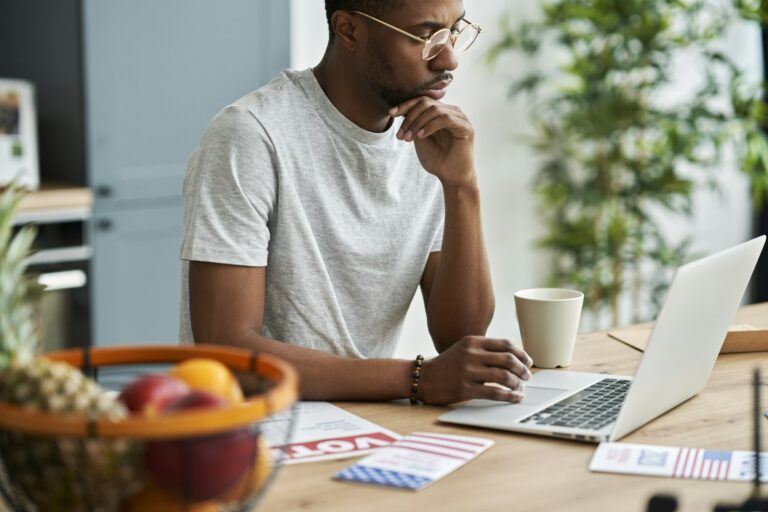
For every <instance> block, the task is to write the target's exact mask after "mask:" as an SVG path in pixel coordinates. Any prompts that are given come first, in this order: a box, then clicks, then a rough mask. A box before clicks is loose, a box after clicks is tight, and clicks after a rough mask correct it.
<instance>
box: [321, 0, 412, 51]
mask: <svg viewBox="0 0 768 512" xmlns="http://www.w3.org/2000/svg"><path fill="white" fill-rule="evenodd" d="M402 2H403V0H325V18H326V19H327V20H328V40H329V41H333V38H334V36H335V34H334V33H333V25H332V24H331V18H332V17H333V13H335V12H336V11H360V12H364V13H366V14H370V15H371V16H376V17H377V18H378V17H379V16H381V15H382V14H383V13H385V12H387V11H390V10H392V9H394V8H396V7H398V6H399V5H400V4H401V3H402Z"/></svg>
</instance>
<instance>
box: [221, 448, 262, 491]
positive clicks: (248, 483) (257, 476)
mask: <svg viewBox="0 0 768 512" xmlns="http://www.w3.org/2000/svg"><path fill="white" fill-rule="evenodd" d="M271 474H272V456H271V455H270V453H269V444H267V442H266V441H265V440H264V437H263V436H259V439H258V444H257V446H256V458H255V459H254V461H253V469H251V471H249V472H248V473H247V474H246V475H245V476H244V477H243V478H242V479H241V480H240V481H239V482H238V483H237V485H235V487H234V488H233V489H232V490H231V491H229V492H228V493H227V494H226V495H225V496H224V498H222V500H221V501H223V502H228V501H240V500H243V499H245V498H248V497H250V496H252V495H253V494H255V493H256V492H258V491H260V490H261V488H262V487H264V484H266V483H267V480H269V475H271Z"/></svg>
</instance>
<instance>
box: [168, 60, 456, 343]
mask: <svg viewBox="0 0 768 512" xmlns="http://www.w3.org/2000/svg"><path fill="white" fill-rule="evenodd" d="M401 122H402V120H401V118H398V119H396V120H395V122H393V123H392V126H391V127H390V128H389V129H388V130H387V131H386V132H383V133H373V132H369V131H366V130H364V129H362V128H360V127H359V126H357V125H356V124H354V123H353V122H352V121H350V120H349V119H347V118H346V117H345V116H344V115H343V114H341V112H339V111H338V110H337V109H336V107H335V106H334V105H333V103H331V101H330V100H329V99H328V98H327V96H326V95H325V93H324V92H323V90H322V88H321V87H320V85H319V84H318V82H317V80H316V79H315V77H314V74H313V73H312V70H311V69H307V70H303V71H291V70H288V71H284V72H282V73H281V74H280V75H279V76H278V77H277V78H275V79H274V80H273V81H272V82H270V83H269V84H267V85H266V86H264V87H262V88H261V89H259V90H257V91H255V92H252V93H251V94H248V95H247V96H245V97H243V98H241V99H240V100H238V101H236V102H235V103H234V104H232V105H230V106H228V107H226V108H225V109H224V110H222V111H221V112H219V113H218V114H217V115H216V117H215V118H214V119H213V120H212V121H211V123H210V125H209V126H208V129H207V131H206V133H205V136H204V137H203V140H202V142H201V144H200V146H199V147H198V148H197V149H196V150H195V152H194V153H193V154H192V156H191V158H190V161H189V165H188V168H187V174H186V178H185V180H184V241H183V243H182V247H181V258H182V260H184V261H183V265H182V303H181V334H180V336H181V340H182V342H191V341H193V336H192V329H191V324H190V316H189V295H188V281H187V272H188V267H189V265H188V261H190V260H193V261H207V262H215V263H226V264H233V265H246V266H258V267H261V266H266V267H267V268H266V289H265V306H264V319H263V324H262V335H264V336H267V337H269V338H273V339H277V340H280V341H284V342H288V343H291V344H294V345H300V346H303V347H308V348H312V349H316V350H323V351H326V352H331V353H335V354H338V355H342V356H349V357H391V356H392V354H393V352H394V350H395V347H396V344H397V339H398V336H399V334H400V330H401V328H402V323H403V319H404V317H405V314H406V312H407V310H408V306H409V305H410V302H411V300H412V298H413V296H414V294H415V292H416V290H417V288H418V285H419V281H420V279H421V276H422V274H423V272H424V268H425V265H426V262H427V258H428V256H429V253H430V252H433V251H439V250H440V247H441V243H442V234H443V233H442V229H443V228H442V226H443V217H444V214H443V211H444V207H443V196H442V187H441V186H440V182H439V181H438V179H437V178H436V177H435V176H433V175H431V174H429V173H427V172H426V171H425V170H424V169H423V168H422V167H421V164H420V163H419V161H418V157H417V156H416V152H415V149H414V146H413V143H408V142H403V141H400V140H398V139H397V138H396V137H395V134H396V133H397V130H398V127H399V126H400V124H401Z"/></svg>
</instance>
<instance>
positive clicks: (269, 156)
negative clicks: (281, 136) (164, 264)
mask: <svg viewBox="0 0 768 512" xmlns="http://www.w3.org/2000/svg"><path fill="white" fill-rule="evenodd" d="M275 160H276V159H275V156H274V148H273V146H272V143H271V141H270V140H269V137H268V136H267V134H266V133H265V131H264V129H263V127H262V126H261V124H260V123H259V122H258V120H257V119H256V118H255V117H254V116H253V114H252V113H251V112H250V111H249V110H247V109H245V108H243V107H239V106H230V107H227V108H226V109H224V110H223V111H221V112H220V113H219V114H218V115H217V116H216V117H215V118H214V119H213V121H211V123H210V125H209V126H208V129H207V130H206V133H205V135H204V137H203V141H202V143H201V144H200V146H199V147H198V148H197V150H196V151H195V152H194V153H193V154H192V156H191V157H190V161H189V164H188V166H187V173H186V176H185V178H184V239H183V242H182V246H181V259H183V260H191V261H207V262H213V263H226V264H231V265H245V266H266V264H267V256H268V248H269V239H270V233H269V227H268V224H269V219H270V216H271V215H272V213H273V211H274V209H275V206H276V201H277V183H276V181H277V180H276V174H277V172H276V169H275Z"/></svg>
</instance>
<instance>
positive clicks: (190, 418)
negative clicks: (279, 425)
mask: <svg viewBox="0 0 768 512" xmlns="http://www.w3.org/2000/svg"><path fill="white" fill-rule="evenodd" d="M45 357H46V358H48V359H51V360H54V361H64V362H67V363H69V364H70V365H72V366H74V367H75V368H80V369H81V370H82V371H83V372H84V373H86V374H94V375H95V374H97V373H98V372H99V369H100V368H106V367H122V366H130V365H146V364H150V363H151V364H174V363H178V362H181V361H184V360H186V359H190V358H208V359H213V360H216V361H219V362H221V363H223V364H225V365H227V366H228V367H229V368H230V369H231V370H232V371H233V372H235V373H237V374H239V375H247V376H248V377H249V378H250V379H251V380H252V381H253V380H255V381H256V382H257V383H258V390H257V391H256V392H255V393H254V394H249V395H248V396H247V397H246V398H245V400H244V401H243V402H242V403H239V404H234V405H230V406H227V407H224V408H205V409H200V408H198V409H191V410H188V411H186V410H185V411H180V412H175V413H173V414H168V415H164V416H163V415H158V416H155V417H146V416H143V415H131V416H129V417H128V418H127V419H124V420H117V421H113V420H109V419H104V418H100V419H94V418H89V417H87V416H86V415H83V414H58V413H51V412H41V411H35V410H29V409H24V408H21V407H19V406H16V405H12V404H8V403H2V402H0V492H2V495H3V497H4V498H5V501H6V502H7V504H8V505H9V506H10V507H11V508H12V510H15V511H19V512H21V511H24V512H27V511H29V512H56V511H58V510H61V511H67V512H70V511H89V512H91V511H93V512H96V511H98V512H113V511H114V512H135V511H141V512H154V511H155V510H157V511H163V512H175V511H179V512H181V511H185V512H233V511H246V510H251V509H252V508H253V507H254V506H255V505H256V503H257V501H258V498H259V497H260V496H261V495H263V493H264V492H265V490H266V489H267V488H268V486H269V484H270V483H271V482H272V481H273V480H274V478H275V476H276V474H277V472H278V471H277V470H278V469H279V467H280V466H281V465H282V464H281V460H280V456H279V455H277V454H279V450H272V449H271V448H270V446H269V444H268V443H267V441H266V440H265V437H266V436H265V435H264V429H263V428H262V425H261V423H262V422H263V421H264V420H265V419H266V418H270V419H274V418H275V416H276V413H278V414H279V416H280V417H281V419H283V420H285V421H284V422H283V423H284V425H285V427H286V428H284V429H282V430H280V431H279V432H274V431H272V432H270V436H269V438H270V441H271V442H272V443H273V444H275V445H281V444H287V443H288V441H289V439H290V436H291V434H292V428H293V405H294V404H295V402H296V400H297V396H298V378H297V375H296V372H295V371H294V370H293V368H292V367H291V366H290V365H288V364H286V363H284V362H282V361H281V360H279V359H277V358H274V357H270V356H267V355H260V354H256V353H252V352H249V351H247V350H243V349H237V348H231V347H221V346H211V345H195V346H191V345H190V346H157V345H152V346H133V347H110V348H94V349H75V350H63V351H58V352H50V353H47V354H45ZM273 423H275V422H274V421H270V424H273Z"/></svg>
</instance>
